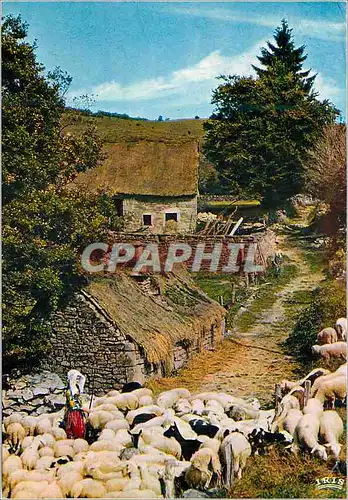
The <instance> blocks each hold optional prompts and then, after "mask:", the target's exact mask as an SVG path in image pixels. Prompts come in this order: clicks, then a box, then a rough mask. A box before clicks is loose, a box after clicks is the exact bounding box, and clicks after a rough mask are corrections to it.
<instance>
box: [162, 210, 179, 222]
mask: <svg viewBox="0 0 348 500" xmlns="http://www.w3.org/2000/svg"><path fill="white" fill-rule="evenodd" d="M164 220H165V222H168V221H169V220H175V222H178V214H177V212H168V213H166V214H164Z"/></svg>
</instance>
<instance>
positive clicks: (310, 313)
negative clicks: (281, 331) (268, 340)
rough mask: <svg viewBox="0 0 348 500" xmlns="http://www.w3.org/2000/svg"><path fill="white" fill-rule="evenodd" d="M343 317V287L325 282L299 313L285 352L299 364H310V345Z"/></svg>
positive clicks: (344, 295) (334, 282) (285, 344)
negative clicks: (324, 329) (323, 330)
mask: <svg viewBox="0 0 348 500" xmlns="http://www.w3.org/2000/svg"><path fill="white" fill-rule="evenodd" d="M345 315H346V293H345V287H344V285H343V284H342V283H339V282H338V281H327V282H326V283H324V285H323V286H321V287H320V288H319V289H317V290H316V291H315V292H314V293H313V302H312V303H311V304H310V305H309V306H308V307H307V308H306V309H304V310H303V311H302V312H301V313H300V315H299V317H298V320H297V322H296V324H295V327H294V329H293V330H292V332H291V334H290V335H289V337H288V338H287V340H286V341H285V343H284V346H285V348H286V350H287V351H288V352H289V354H292V355H293V356H295V357H296V358H297V359H298V360H299V361H300V362H301V363H303V364H310V362H312V361H313V354H312V345H314V344H316V343H317V334H318V333H319V331H320V330H321V329H322V328H325V327H328V326H333V325H334V324H335V322H336V320H337V319H338V318H340V317H342V316H343V317H344V316H345Z"/></svg>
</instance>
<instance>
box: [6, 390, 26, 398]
mask: <svg viewBox="0 0 348 500" xmlns="http://www.w3.org/2000/svg"><path fill="white" fill-rule="evenodd" d="M6 396H7V397H8V398H11V399H23V395H22V391H13V390H10V391H7V394H6Z"/></svg>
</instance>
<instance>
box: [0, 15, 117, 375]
mask: <svg viewBox="0 0 348 500" xmlns="http://www.w3.org/2000/svg"><path fill="white" fill-rule="evenodd" d="M26 34H27V25H26V24H24V23H23V22H22V21H21V18H20V17H18V18H14V17H11V16H9V17H7V18H5V20H4V22H3V31H2V50H3V66H2V70H3V71H2V83H3V95H2V98H3V347H4V357H3V363H4V364H3V368H4V370H6V371H7V370H10V369H11V368H13V367H15V366H19V365H23V364H25V363H26V364H32V363H34V362H36V361H37V360H38V359H39V358H40V356H42V355H43V354H44V353H45V352H46V350H47V335H48V333H49V329H48V326H47V317H48V315H49V314H50V313H51V311H53V310H54V309H56V308H57V307H58V305H59V304H60V302H61V301H62V300H64V299H65V298H67V297H68V296H69V294H70V293H72V292H73V291H74V290H75V289H76V288H77V287H79V286H81V284H82V283H83V281H84V278H83V276H82V274H81V273H80V270H79V268H78V255H79V253H80V252H81V250H82V249H83V248H84V247H85V246H86V245H87V244H89V243H90V242H91V241H95V240H96V239H97V240H98V239H99V238H102V237H103V234H104V231H105V228H106V224H107V217H108V213H109V212H108V209H107V207H105V206H102V205H103V203H102V201H101V200H100V197H99V196H88V197H87V195H85V193H82V192H80V191H78V190H75V189H73V188H71V186H70V185H69V182H70V181H71V180H72V179H74V178H75V176H76V175H77V174H78V173H79V172H84V171H86V170H87V169H89V168H93V167H95V166H96V165H98V163H99V161H100V160H101V158H102V157H101V154H100V150H101V145H102V143H101V140H100V138H99V137H98V136H97V134H96V132H95V130H94V129H93V128H91V127H87V128H85V129H84V130H83V131H81V134H80V135H79V136H72V135H69V134H66V135H63V134H62V129H61V118H62V116H63V114H64V111H65V104H64V97H63V96H64V93H65V92H66V90H67V88H68V86H69V84H70V81H71V79H70V78H69V77H68V76H67V75H66V74H65V73H63V72H62V71H61V70H59V69H56V70H55V71H54V72H51V73H49V74H48V76H46V77H45V76H44V73H43V71H44V68H43V66H42V65H41V64H39V63H38V62H37V60H36V56H35V48H36V47H35V45H30V44H29V43H28V42H27V41H26V40H25V38H26Z"/></svg>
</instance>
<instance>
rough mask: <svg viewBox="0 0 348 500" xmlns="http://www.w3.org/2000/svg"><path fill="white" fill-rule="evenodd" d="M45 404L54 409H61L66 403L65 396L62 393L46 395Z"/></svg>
mask: <svg viewBox="0 0 348 500" xmlns="http://www.w3.org/2000/svg"><path fill="white" fill-rule="evenodd" d="M45 404H47V405H48V406H49V407H50V408H51V409H52V410H55V411H57V410H61V409H62V408H63V406H64V405H65V396H64V395H62V394H58V395H56V394H51V395H50V396H46V397H45Z"/></svg>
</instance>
